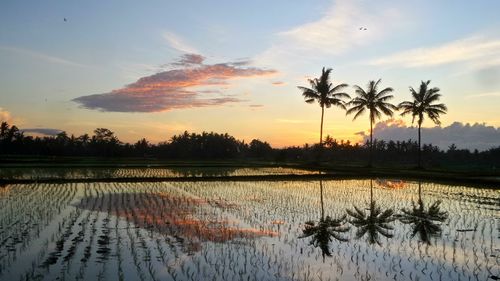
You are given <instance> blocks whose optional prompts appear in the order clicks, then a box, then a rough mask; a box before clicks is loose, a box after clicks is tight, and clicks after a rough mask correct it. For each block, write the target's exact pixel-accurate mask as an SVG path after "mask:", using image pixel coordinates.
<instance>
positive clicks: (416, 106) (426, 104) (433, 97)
mask: <svg viewBox="0 0 500 281" xmlns="http://www.w3.org/2000/svg"><path fill="white" fill-rule="evenodd" d="M429 83H431V81H430V80H427V82H424V81H422V83H421V84H420V88H419V89H418V92H417V91H415V89H413V87H410V93H411V95H412V97H413V100H412V101H404V102H402V103H400V104H399V105H398V107H399V109H400V110H402V111H403V112H401V115H402V116H404V115H408V114H411V115H412V123H413V122H415V118H417V124H418V167H419V168H422V160H421V158H422V156H421V153H422V151H421V145H420V143H421V134H420V131H421V127H422V123H423V122H424V116H425V115H427V116H428V117H429V119H431V120H432V121H433V122H434V123H435V124H436V125H440V124H441V122H440V121H439V115H440V114H446V111H447V108H446V106H445V105H444V104H443V103H439V104H435V103H434V102H437V101H439V98H440V97H441V94H439V88H437V87H434V88H429Z"/></svg>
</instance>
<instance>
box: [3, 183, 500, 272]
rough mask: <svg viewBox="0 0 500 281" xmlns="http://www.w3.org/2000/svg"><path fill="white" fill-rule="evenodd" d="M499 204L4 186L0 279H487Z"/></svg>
mask: <svg viewBox="0 0 500 281" xmlns="http://www.w3.org/2000/svg"><path fill="white" fill-rule="evenodd" d="M499 199H500V198H499V193H498V190H492V189H476V188H468V187H464V186H450V185H441V184H433V183H419V182H405V181H399V180H390V181H388V180H377V179H375V180H328V181H321V182H320V181H273V182H266V181H261V182H226V181H224V182H157V183H82V184H76V183H72V184H30V185H7V186H6V187H3V188H0V245H1V247H0V279H1V280H20V279H28V280H30V279H36V280H55V279H58V280H488V278H489V277H491V276H498V275H499V274H500V272H499V270H500V269H499V261H500V249H499V248H500V243H499V239H500V237H499V219H500V217H499V214H500V212H499V211H500V203H499V202H500V200H499ZM438 201H440V203H436V202H438Z"/></svg>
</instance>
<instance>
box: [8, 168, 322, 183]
mask: <svg viewBox="0 0 500 281" xmlns="http://www.w3.org/2000/svg"><path fill="white" fill-rule="evenodd" d="M313 173H317V172H312V171H308V170H302V169H295V168H286V167H267V168H237V167H236V168H233V167H194V168H193V167H185V168H184V167H176V168H155V167H151V168H106V167H102V168H62V167H57V168H55V167H53V168H2V169H0V178H4V179H33V180H36V179H89V178H139V177H140V178H170V177H172V178H176V177H213V176H263V175H305V174H313Z"/></svg>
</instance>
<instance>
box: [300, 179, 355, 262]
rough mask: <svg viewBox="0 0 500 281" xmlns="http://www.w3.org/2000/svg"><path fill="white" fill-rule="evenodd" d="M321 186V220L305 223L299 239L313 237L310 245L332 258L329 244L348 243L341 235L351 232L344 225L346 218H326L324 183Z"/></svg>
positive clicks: (320, 182)
mask: <svg viewBox="0 0 500 281" xmlns="http://www.w3.org/2000/svg"><path fill="white" fill-rule="evenodd" d="M319 185H320V198H321V218H320V219H319V222H318V223H317V224H316V223H315V222H314V221H308V222H306V223H305V227H304V230H303V234H302V235H301V236H300V237H299V238H306V237H312V238H311V242H310V243H309V244H310V245H313V246H314V247H319V248H320V249H321V253H322V255H323V259H324V258H325V256H329V257H330V256H332V254H331V252H330V248H329V245H328V244H329V243H330V242H332V241H333V239H332V238H335V239H336V240H338V241H341V242H347V241H348V239H347V238H345V237H343V236H342V235H341V233H345V232H347V231H349V227H348V226H345V225H344V221H345V218H346V216H345V215H344V216H343V217H341V218H339V219H333V218H332V217H330V216H326V217H325V209H324V205H323V182H322V181H321V180H320V181H319Z"/></svg>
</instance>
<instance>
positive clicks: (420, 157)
mask: <svg viewBox="0 0 500 281" xmlns="http://www.w3.org/2000/svg"><path fill="white" fill-rule="evenodd" d="M421 126H422V125H421V124H420V122H419V123H418V167H419V168H422V156H421V153H422V149H420V141H421V137H420V127H421Z"/></svg>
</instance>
